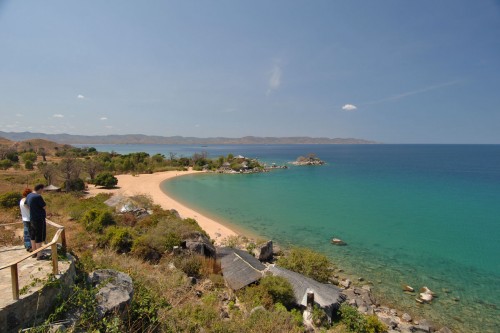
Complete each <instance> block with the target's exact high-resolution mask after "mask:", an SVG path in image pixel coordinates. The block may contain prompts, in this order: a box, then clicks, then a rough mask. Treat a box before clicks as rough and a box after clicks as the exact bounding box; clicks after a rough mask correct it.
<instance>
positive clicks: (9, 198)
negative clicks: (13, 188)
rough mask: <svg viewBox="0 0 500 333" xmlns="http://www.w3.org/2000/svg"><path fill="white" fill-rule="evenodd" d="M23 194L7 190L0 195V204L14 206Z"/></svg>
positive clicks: (6, 206) (7, 206) (8, 206)
mask: <svg viewBox="0 0 500 333" xmlns="http://www.w3.org/2000/svg"><path fill="white" fill-rule="evenodd" d="M22 198H23V196H22V195H21V193H19V192H7V193H4V194H2V195H0V206H2V207H5V208H11V207H16V206H17V205H19V201H21V199H22Z"/></svg>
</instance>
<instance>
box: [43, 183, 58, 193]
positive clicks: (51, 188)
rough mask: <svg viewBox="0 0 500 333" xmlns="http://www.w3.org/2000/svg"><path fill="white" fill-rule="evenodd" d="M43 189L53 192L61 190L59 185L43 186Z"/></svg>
mask: <svg viewBox="0 0 500 333" xmlns="http://www.w3.org/2000/svg"><path fill="white" fill-rule="evenodd" d="M43 189H44V190H45V191H54V192H59V191H60V190H61V188H60V187H57V186H54V185H52V184H51V185H48V186H45V187H44V188H43Z"/></svg>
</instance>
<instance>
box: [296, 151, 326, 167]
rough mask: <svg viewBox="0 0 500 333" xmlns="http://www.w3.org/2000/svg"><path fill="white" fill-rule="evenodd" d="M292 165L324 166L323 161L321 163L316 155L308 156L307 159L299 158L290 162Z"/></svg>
mask: <svg viewBox="0 0 500 333" xmlns="http://www.w3.org/2000/svg"><path fill="white" fill-rule="evenodd" d="M291 163H292V164H293V165H323V164H326V162H325V161H322V160H321V159H319V158H318V157H316V154H309V155H307V157H304V156H299V157H297V159H296V160H295V161H294V162H291Z"/></svg>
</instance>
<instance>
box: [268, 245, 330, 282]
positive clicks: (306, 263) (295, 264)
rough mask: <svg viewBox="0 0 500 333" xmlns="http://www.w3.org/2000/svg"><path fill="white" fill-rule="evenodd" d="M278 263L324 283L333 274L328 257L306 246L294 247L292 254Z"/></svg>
mask: <svg viewBox="0 0 500 333" xmlns="http://www.w3.org/2000/svg"><path fill="white" fill-rule="evenodd" d="M278 265H280V266H282V267H284V268H287V269H289V270H291V271H294V272H297V273H300V274H304V275H306V276H308V277H310V278H312V279H314V280H316V281H319V282H324V283H326V282H328V278H329V277H330V274H331V269H330V266H331V263H330V261H329V260H328V258H327V257H326V256H325V255H323V254H321V253H317V252H314V251H312V250H310V249H306V248H294V249H292V251H291V252H290V254H288V255H287V256H284V257H281V258H280V259H279V260H278Z"/></svg>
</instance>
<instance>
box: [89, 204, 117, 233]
mask: <svg viewBox="0 0 500 333" xmlns="http://www.w3.org/2000/svg"><path fill="white" fill-rule="evenodd" d="M82 222H83V224H84V226H85V229H87V230H88V231H93V232H99V233H101V232H102V230H103V229H104V227H106V226H109V225H113V224H115V220H114V219H113V215H112V214H111V213H110V212H109V211H108V210H99V209H91V210H89V211H87V212H86V213H85V215H83V217H82Z"/></svg>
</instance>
